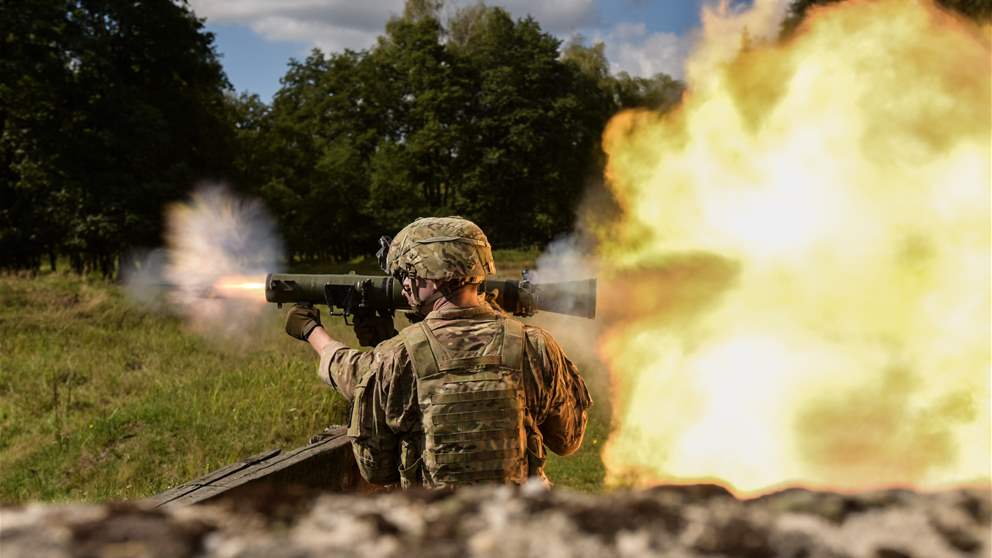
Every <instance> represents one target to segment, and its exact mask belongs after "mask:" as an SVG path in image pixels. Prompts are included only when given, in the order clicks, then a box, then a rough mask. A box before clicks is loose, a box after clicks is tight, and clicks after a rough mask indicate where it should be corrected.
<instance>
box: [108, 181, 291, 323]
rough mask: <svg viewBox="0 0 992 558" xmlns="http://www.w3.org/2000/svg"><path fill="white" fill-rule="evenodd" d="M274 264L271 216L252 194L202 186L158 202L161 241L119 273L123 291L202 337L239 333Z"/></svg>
mask: <svg viewBox="0 0 992 558" xmlns="http://www.w3.org/2000/svg"><path fill="white" fill-rule="evenodd" d="M281 264H282V244H281V241H280V240H279V236H278V234H277V233H276V229H275V225H274V222H273V220H272V219H271V218H270V217H269V215H268V213H267V212H266V210H265V208H264V207H263V206H262V205H261V204H260V203H259V202H256V201H251V200H245V199H241V198H238V197H237V196H235V195H234V194H232V193H231V192H230V191H229V190H228V189H227V188H226V187H224V186H221V185H206V186H202V187H200V188H199V189H197V191H196V192H195V193H194V194H193V195H192V196H191V197H190V199H189V200H188V201H186V202H183V203H176V204H173V205H171V206H169V207H168V208H167V209H166V231H165V247H164V248H163V249H159V250H155V251H153V252H151V253H149V254H147V255H145V257H143V258H140V259H138V263H137V264H136V265H135V266H134V267H133V268H132V269H131V270H130V271H129V272H127V273H126V275H125V285H126V288H127V291H128V292H129V293H131V295H132V296H133V297H134V298H135V299H137V300H139V301H142V302H145V303H153V304H158V305H165V306H167V307H169V308H171V309H173V310H175V311H176V312H178V313H179V314H180V315H181V316H183V317H184V318H185V320H186V321H187V323H188V324H189V326H190V327H191V328H192V329H193V330H195V331H197V332H200V333H203V334H205V335H208V336H219V337H224V338H228V339H230V338H235V337H241V338H244V337H245V334H246V333H247V332H248V331H249V330H250V328H251V327H252V325H253V324H255V323H256V322H257V320H258V318H259V317H260V316H261V314H262V313H263V312H264V311H265V309H266V308H267V305H266V304H265V295H264V287H263V285H264V281H265V275H266V274H267V273H271V272H274V271H278V269H279V267H280V266H281Z"/></svg>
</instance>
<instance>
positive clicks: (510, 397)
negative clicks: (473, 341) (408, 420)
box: [402, 318, 528, 488]
mask: <svg viewBox="0 0 992 558" xmlns="http://www.w3.org/2000/svg"><path fill="white" fill-rule="evenodd" d="M499 320H500V322H501V325H502V327H501V330H502V345H501V346H500V349H499V352H497V353H495V354H490V355H478V356H471V357H461V358H452V357H451V355H450V354H449V353H448V351H447V350H446V349H445V348H444V346H443V345H442V344H441V343H440V342H439V341H438V339H437V338H436V337H435V336H434V334H433V333H431V330H430V328H428V327H427V325H426V323H424V322H421V323H419V324H417V325H416V326H413V327H408V328H407V329H405V330H404V331H403V333H402V335H403V342H404V344H405V345H406V349H407V352H408V353H409V355H410V358H411V360H412V361H413V368H414V371H415V372H416V374H417V397H418V399H419V403H420V412H421V416H422V421H423V422H422V424H423V430H424V447H423V450H422V454H421V457H422V459H423V460H422V462H421V468H420V475H421V476H422V482H423V484H424V485H426V486H429V487H435V488H440V487H450V486H457V485H463V484H472V483H479V482H512V483H518V484H519V483H523V482H525V481H526V480H527V467H528V466H527V453H526V447H527V434H526V431H525V426H524V421H525V413H526V399H525V396H524V386H523V360H524V329H523V324H522V323H520V322H518V321H516V320H512V319H505V318H499ZM404 481H405V483H404V484H406V482H408V481H409V479H404Z"/></svg>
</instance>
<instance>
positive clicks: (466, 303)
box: [431, 285, 482, 310]
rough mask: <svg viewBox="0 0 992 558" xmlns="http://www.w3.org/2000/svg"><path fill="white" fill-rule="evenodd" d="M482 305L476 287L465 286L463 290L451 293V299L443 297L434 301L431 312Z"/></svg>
mask: <svg viewBox="0 0 992 558" xmlns="http://www.w3.org/2000/svg"><path fill="white" fill-rule="evenodd" d="M480 304H482V299H480V298H479V291H478V290H477V287H476V286H475V285H465V286H464V287H462V288H461V289H458V290H457V291H455V292H453V293H451V297H450V298H448V297H441V298H439V299H437V300H435V301H434V307H433V308H431V310H444V309H446V308H468V307H470V306H478V305H480Z"/></svg>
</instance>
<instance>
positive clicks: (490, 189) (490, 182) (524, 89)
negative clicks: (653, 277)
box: [0, 0, 681, 275]
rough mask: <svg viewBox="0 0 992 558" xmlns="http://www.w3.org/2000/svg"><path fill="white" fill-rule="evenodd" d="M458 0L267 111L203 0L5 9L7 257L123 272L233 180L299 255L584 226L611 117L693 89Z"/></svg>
mask: <svg viewBox="0 0 992 558" xmlns="http://www.w3.org/2000/svg"><path fill="white" fill-rule="evenodd" d="M22 4H23V3H22ZM441 7H442V2H440V1H438V0H410V1H409V2H407V3H406V6H405V9H404V12H403V14H404V15H403V16H402V17H399V18H394V19H393V20H391V21H390V22H389V23H388V24H387V25H386V28H385V30H384V32H383V34H382V36H381V37H380V38H379V40H378V42H377V44H376V45H375V46H374V47H372V48H370V49H369V50H366V51H361V52H353V51H344V52H338V53H330V54H325V53H323V52H320V51H319V50H314V51H313V52H312V53H311V54H310V55H309V56H308V57H306V59H304V60H302V61H300V60H291V61H290V63H289V68H288V71H287V72H286V74H285V76H283V78H282V87H281V89H280V90H279V91H278V93H277V94H276V95H275V98H274V99H273V102H272V104H271V105H267V104H265V103H263V102H262V101H261V100H260V99H259V98H258V97H257V96H253V95H244V94H242V95H237V94H235V93H234V92H232V91H230V90H229V87H230V85H229V84H228V82H227V80H226V78H225V76H224V74H223V72H222V71H221V67H220V64H219V62H218V60H217V55H216V54H215V52H214V51H213V37H212V36H211V35H210V33H207V32H205V31H204V29H203V25H202V22H201V21H199V20H197V19H196V18H195V16H194V15H193V14H192V13H191V12H190V11H189V9H188V6H187V4H186V3H185V2H174V1H172V0H151V1H150V2H142V3H136V2H130V1H127V0H39V1H38V2H31V3H27V4H23V5H21V4H18V6H16V7H15V6H14V5H13V3H12V2H11V0H0V9H2V12H0V13H2V15H3V16H4V17H0V37H2V38H3V40H4V45H5V56H4V57H3V58H2V59H0V195H2V199H3V204H2V206H0V268H15V269H23V268H27V269H38V268H39V267H40V266H41V263H42V262H41V260H42V258H44V257H46V256H47V257H48V259H49V266H50V267H52V268H54V267H55V265H56V263H57V262H58V261H60V260H62V261H65V260H68V261H69V262H70V264H71V266H72V268H73V269H74V270H76V271H77V272H83V271H92V270H96V271H99V272H102V273H103V274H104V275H112V274H113V273H114V272H115V270H116V268H117V267H118V263H117V260H118V258H119V256H120V255H121V254H124V253H126V252H127V251H129V250H130V249H131V248H133V247H148V246H154V245H156V244H158V243H159V242H160V238H161V229H162V214H163V213H162V209H163V206H164V205H165V204H167V203H168V202H170V201H173V200H177V199H180V198H182V197H183V196H184V195H186V194H187V193H188V192H189V191H190V190H192V189H193V188H194V187H195V186H196V183H197V182H200V181H204V180H211V179H217V178H220V179H227V180H229V181H231V182H233V184H234V186H235V187H236V189H238V190H240V191H243V192H246V193H249V194H251V195H254V196H257V197H260V198H262V199H263V200H264V201H265V202H266V204H267V206H268V207H269V209H270V210H271V211H272V212H273V213H274V215H275V216H276V218H277V220H278V221H279V224H280V231H281V233H282V235H283V236H284V239H285V241H286V245H287V246H288V248H289V251H290V256H292V258H293V259H295V260H296V261H298V262H299V261H322V260H327V259H335V260H338V261H344V260H348V259H350V258H353V257H355V256H357V255H360V254H367V253H369V252H371V251H374V249H375V247H376V246H377V243H376V240H377V239H378V237H379V236H380V235H381V234H384V233H385V234H390V233H394V232H395V231H397V230H399V229H400V228H401V227H402V226H404V225H405V224H407V223H408V222H409V221H410V220H412V219H414V218H416V217H418V216H429V215H448V214H461V215H464V216H466V217H468V218H470V219H472V220H474V221H476V222H477V223H479V224H480V225H481V226H482V227H483V228H484V229H485V230H486V231H487V232H488V233H489V236H490V238H491V240H492V241H493V242H494V243H495V244H496V245H498V246H525V245H534V244H543V243H546V242H547V241H549V240H550V239H552V238H554V237H555V236H558V235H561V234H564V233H567V232H568V231H570V230H571V229H572V224H573V220H574V215H575V211H576V208H577V206H578V204H579V201H580V197H581V196H582V195H583V192H584V191H585V190H586V186H587V182H588V181H590V179H593V178H595V177H597V176H599V175H601V170H602V165H603V155H602V153H601V150H600V147H599V136H600V134H601V132H602V129H603V126H604V125H605V123H606V121H607V120H608V118H609V117H610V116H611V115H612V114H613V113H615V112H616V111H617V110H619V109H622V108H625V107H631V106H651V107H654V108H662V109H664V108H667V107H668V106H670V105H671V104H672V103H673V102H674V101H675V100H676V99H678V98H679V96H680V95H681V84H679V83H678V82H676V81H674V80H672V79H671V78H669V77H668V76H663V75H660V76H656V77H655V78H652V79H643V78H632V77H630V76H627V75H626V74H620V75H618V76H613V75H611V74H610V72H609V69H608V65H607V62H606V59H605V56H604V54H603V45H601V44H600V45H594V46H591V47H587V46H585V45H584V44H583V43H582V42H581V41H573V42H571V43H570V44H569V45H567V46H566V47H565V48H564V49H561V48H560V47H561V45H560V43H559V41H558V39H556V38H555V37H553V36H552V35H550V34H548V33H545V32H544V31H543V30H541V28H540V26H539V25H538V24H537V22H535V21H534V20H533V19H531V18H525V19H521V20H514V19H512V18H511V17H510V15H509V14H508V13H507V12H506V11H505V10H503V9H501V8H495V7H489V6H486V5H484V4H481V3H479V4H474V5H470V6H467V7H464V8H461V9H459V10H457V12H456V13H455V14H454V16H453V17H451V18H450V19H448V20H447V21H445V22H444V23H442V21H441V17H440V15H439V14H440V13H441Z"/></svg>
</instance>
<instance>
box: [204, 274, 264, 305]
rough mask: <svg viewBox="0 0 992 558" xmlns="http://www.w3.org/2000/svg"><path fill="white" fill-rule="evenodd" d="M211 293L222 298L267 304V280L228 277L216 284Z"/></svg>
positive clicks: (235, 276) (222, 278) (239, 276)
mask: <svg viewBox="0 0 992 558" xmlns="http://www.w3.org/2000/svg"><path fill="white" fill-rule="evenodd" d="M211 293H212V294H213V295H214V296H219V297H221V298H239V299H244V300H250V301H253V302H265V279H264V278H259V277H246V276H243V275H226V276H224V277H221V278H220V279H218V280H217V281H216V282H215V283H214V285H213V290H212V291H211Z"/></svg>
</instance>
